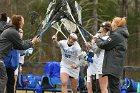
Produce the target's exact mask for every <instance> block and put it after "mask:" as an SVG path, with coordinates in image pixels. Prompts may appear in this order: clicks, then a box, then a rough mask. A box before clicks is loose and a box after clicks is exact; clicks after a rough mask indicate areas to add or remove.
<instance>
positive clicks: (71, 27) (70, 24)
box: [61, 18, 77, 33]
mask: <svg viewBox="0 0 140 93" xmlns="http://www.w3.org/2000/svg"><path fill="white" fill-rule="evenodd" d="M61 22H62V24H63V25H64V27H65V28H66V29H67V31H68V32H69V33H73V32H76V30H77V26H76V24H74V23H73V22H71V21H70V20H68V19H65V18H63V19H61Z"/></svg>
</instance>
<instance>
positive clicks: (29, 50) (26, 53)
mask: <svg viewBox="0 0 140 93" xmlns="http://www.w3.org/2000/svg"><path fill="white" fill-rule="evenodd" d="M24 53H25V55H29V54H32V53H33V48H28V49H27V50H25V52H24Z"/></svg>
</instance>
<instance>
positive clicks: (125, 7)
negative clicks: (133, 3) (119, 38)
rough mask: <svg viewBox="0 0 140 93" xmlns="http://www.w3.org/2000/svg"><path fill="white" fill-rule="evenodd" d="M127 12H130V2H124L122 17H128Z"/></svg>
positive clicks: (124, 0) (123, 0) (125, 0)
mask: <svg viewBox="0 0 140 93" xmlns="http://www.w3.org/2000/svg"><path fill="white" fill-rule="evenodd" d="M127 12H128V1H127V0H122V13H121V16H122V17H127Z"/></svg>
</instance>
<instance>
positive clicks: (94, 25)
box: [91, 0, 98, 34]
mask: <svg viewBox="0 0 140 93" xmlns="http://www.w3.org/2000/svg"><path fill="white" fill-rule="evenodd" d="M91 1H92V2H93V3H94V4H93V6H94V8H93V25H92V28H91V33H94V34H95V33H96V32H97V30H98V28H97V26H98V18H97V16H98V15H97V4H98V0H91Z"/></svg>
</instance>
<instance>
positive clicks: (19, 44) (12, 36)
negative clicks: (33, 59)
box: [0, 26, 32, 60]
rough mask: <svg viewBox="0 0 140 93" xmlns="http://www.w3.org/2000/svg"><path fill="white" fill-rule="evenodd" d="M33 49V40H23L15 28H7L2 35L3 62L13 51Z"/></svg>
mask: <svg viewBox="0 0 140 93" xmlns="http://www.w3.org/2000/svg"><path fill="white" fill-rule="evenodd" d="M30 47H32V42H31V40H21V38H20V35H19V33H18V31H17V30H16V29H15V27H14V26H6V28H5V30H4V31H3V32H2V34H1V35H0V60H3V59H4V58H5V57H6V56H7V55H8V54H9V53H10V51H11V50H12V49H17V50H26V49H28V48H30Z"/></svg>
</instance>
